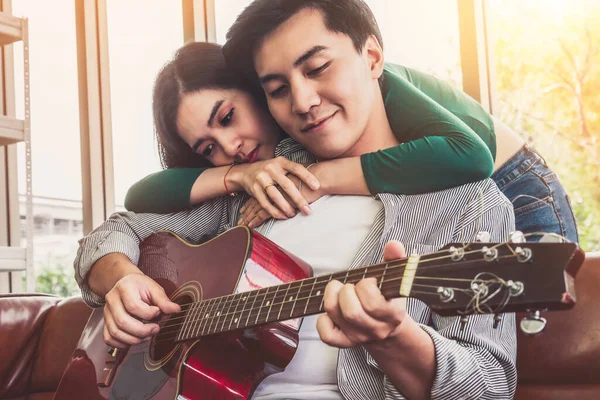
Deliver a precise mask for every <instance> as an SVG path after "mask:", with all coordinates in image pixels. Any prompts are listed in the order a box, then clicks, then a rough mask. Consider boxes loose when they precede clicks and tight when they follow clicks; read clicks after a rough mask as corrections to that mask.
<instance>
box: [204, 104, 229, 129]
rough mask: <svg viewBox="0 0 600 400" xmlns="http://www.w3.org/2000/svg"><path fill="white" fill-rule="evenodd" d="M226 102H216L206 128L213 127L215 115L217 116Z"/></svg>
mask: <svg viewBox="0 0 600 400" xmlns="http://www.w3.org/2000/svg"><path fill="white" fill-rule="evenodd" d="M224 102H225V100H218V101H216V102H215V105H214V106H213V108H212V111H211V112H210V117H208V122H207V123H206V126H208V127H209V128H210V127H211V126H212V124H213V121H214V119H215V115H217V111H219V108H220V107H221V106H222V105H223V103H224Z"/></svg>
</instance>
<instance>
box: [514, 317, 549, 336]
mask: <svg viewBox="0 0 600 400" xmlns="http://www.w3.org/2000/svg"><path fill="white" fill-rule="evenodd" d="M520 327H521V331H522V332H523V333H525V334H526V335H530V336H533V335H537V334H538V333H540V332H541V331H543V330H544V328H545V327H546V319H545V318H542V317H540V312H539V311H532V312H531V314H529V316H528V317H525V318H523V319H522V320H521V323H520Z"/></svg>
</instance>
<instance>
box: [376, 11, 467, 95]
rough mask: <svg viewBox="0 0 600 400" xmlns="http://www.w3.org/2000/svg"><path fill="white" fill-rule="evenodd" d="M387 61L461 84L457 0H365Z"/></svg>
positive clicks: (459, 85)
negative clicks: (374, 20) (375, 20)
mask: <svg viewBox="0 0 600 400" xmlns="http://www.w3.org/2000/svg"><path fill="white" fill-rule="evenodd" d="M366 3H367V4H368V5H369V7H370V8H371V11H373V14H374V15H375V18H376V19H377V23H378V24H379V29H380V30H381V36H382V37H383V47H384V49H385V57H386V60H387V61H388V62H391V63H397V64H402V65H405V66H407V67H410V68H414V69H418V70H420V71H423V72H427V73H430V74H432V75H435V76H436V77H438V78H440V79H444V80H447V81H449V82H451V83H453V84H454V85H455V86H456V87H459V88H462V72H461V67H460V37H459V30H458V7H457V2H456V1H447V0H424V1H419V2H416V1H411V0H366Z"/></svg>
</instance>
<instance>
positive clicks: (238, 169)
mask: <svg viewBox="0 0 600 400" xmlns="http://www.w3.org/2000/svg"><path fill="white" fill-rule="evenodd" d="M247 168H248V166H247V165H246V164H237V165H234V166H233V167H231V168H230V169H229V172H227V173H226V175H225V177H224V181H225V184H226V189H227V190H228V191H229V192H242V191H244V190H245V189H244V187H243V185H242V179H243V178H244V175H245V173H246V169H247Z"/></svg>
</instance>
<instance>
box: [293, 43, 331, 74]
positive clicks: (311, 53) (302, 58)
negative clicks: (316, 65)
mask: <svg viewBox="0 0 600 400" xmlns="http://www.w3.org/2000/svg"><path fill="white" fill-rule="evenodd" d="M323 50H327V47H325V46H319V45H317V46H313V47H312V48H311V49H310V50H308V51H307V52H306V53H304V54H302V55H301V56H300V57H298V59H297V60H296V61H294V68H298V67H299V66H300V64H302V63H303V62H305V61H306V60H308V59H309V58H311V57H314V56H315V55H317V54H318V53H320V52H322V51H323Z"/></svg>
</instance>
